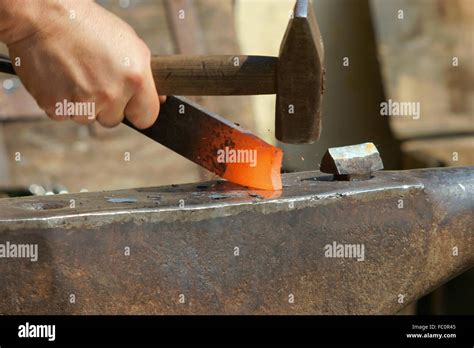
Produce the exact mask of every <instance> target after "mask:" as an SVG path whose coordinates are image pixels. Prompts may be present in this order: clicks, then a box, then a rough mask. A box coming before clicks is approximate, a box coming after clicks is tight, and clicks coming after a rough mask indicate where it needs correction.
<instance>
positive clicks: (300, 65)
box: [275, 0, 324, 144]
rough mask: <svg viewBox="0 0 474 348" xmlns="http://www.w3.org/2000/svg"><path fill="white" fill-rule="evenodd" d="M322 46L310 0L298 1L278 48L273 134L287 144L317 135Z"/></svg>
mask: <svg viewBox="0 0 474 348" xmlns="http://www.w3.org/2000/svg"><path fill="white" fill-rule="evenodd" d="M323 61H324V48H323V42H322V38H321V33H320V32H319V27H318V23H317V22H316V17H315V15H314V12H313V7H312V5H311V2H310V1H308V0H298V1H297V2H296V5H295V8H294V11H293V16H292V18H291V19H290V22H289V24H288V27H287V29H286V33H285V36H284V37H283V41H282V43H281V47H280V56H279V60H278V73H277V100H276V110H275V133H276V137H277V139H278V140H280V141H282V142H285V143H291V144H308V143H314V142H315V141H317V140H318V139H319V136H320V134H321V110H320V107H321V97H322V94H323V91H324V68H323Z"/></svg>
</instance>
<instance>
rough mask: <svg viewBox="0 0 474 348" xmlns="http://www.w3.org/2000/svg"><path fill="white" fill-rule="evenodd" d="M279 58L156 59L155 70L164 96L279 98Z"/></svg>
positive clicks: (198, 57) (159, 57)
mask: <svg viewBox="0 0 474 348" xmlns="http://www.w3.org/2000/svg"><path fill="white" fill-rule="evenodd" d="M277 63H278V58H277V57H265V56H243V55H237V56H183V55H174V56H154V57H152V61H151V67H152V70H153V77H154V79H155V84H156V87H157V89H158V93H159V94H160V95H189V96H192V95H256V94H275V93H276V80H277Z"/></svg>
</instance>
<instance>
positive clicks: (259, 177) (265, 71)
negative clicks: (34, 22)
mask: <svg viewBox="0 0 474 348" xmlns="http://www.w3.org/2000/svg"><path fill="white" fill-rule="evenodd" d="M322 62H323V45H322V41H321V35H320V33H319V29H318V25H317V23H316V19H315V16H314V13H313V12H312V8H311V4H310V2H308V1H307V0H298V1H297V3H296V6H295V9H294V13H293V15H292V18H291V19H290V22H289V24H288V28H287V30H286V33H285V36H284V38H283V42H282V44H281V48H280V57H279V58H276V57H264V56H242V55H238V56H154V57H153V58H152V62H151V66H152V70H153V76H154V79H155V84H156V86H157V89H158V93H159V94H161V95H167V96H168V99H167V101H166V103H165V104H163V105H162V107H161V109H160V116H159V117H158V120H157V121H156V122H155V123H154V124H153V125H152V126H151V127H150V128H148V129H145V130H142V129H137V128H136V127H135V126H134V125H133V124H131V123H130V122H129V121H128V120H126V119H125V120H124V121H123V123H125V124H126V125H128V126H130V127H132V128H134V129H135V130H137V131H138V132H140V133H142V134H144V135H146V136H147V137H149V138H151V139H153V140H155V141H156V142H159V143H160V144H162V145H164V146H166V147H168V148H169V149H171V150H173V151H175V152H176V153H178V154H180V155H182V156H184V157H185V158H187V159H189V160H191V161H193V162H195V163H197V164H199V165H200V166H202V167H204V168H206V169H207V170H209V171H211V172H213V173H215V174H217V175H219V176H221V177H223V178H225V179H227V180H230V181H232V182H235V183H238V184H241V185H244V186H249V187H253V188H258V189H264V190H280V189H281V188H282V183H281V175H280V168H281V162H282V157H283V152H282V151H281V150H280V149H279V148H276V147H274V146H272V145H270V144H267V143H265V142H264V141H263V140H261V139H259V138H258V137H256V136H255V135H253V134H251V133H250V132H248V131H246V130H244V129H242V128H240V127H239V126H238V125H234V124H233V123H231V122H229V121H227V120H226V119H224V118H222V117H220V116H219V115H216V114H213V113H212V112H210V111H207V110H205V109H203V108H202V107H200V106H199V105H197V104H194V103H192V102H191V101H189V100H187V99H185V98H182V97H173V96H170V95H172V94H177V95H253V94H273V93H276V94H277V101H276V110H275V125H276V127H275V128H276V137H277V139H279V140H280V141H283V142H287V143H293V144H301V143H312V142H315V141H317V140H318V139H319V135H320V132H321V114H320V104H321V95H322V93H323V90H324V86H323V85H324V68H323V63H322ZM0 72H6V73H10V74H15V70H14V68H13V66H12V64H11V61H10V60H9V59H8V58H7V57H0ZM184 140H185V141H184ZM250 159H251V160H250Z"/></svg>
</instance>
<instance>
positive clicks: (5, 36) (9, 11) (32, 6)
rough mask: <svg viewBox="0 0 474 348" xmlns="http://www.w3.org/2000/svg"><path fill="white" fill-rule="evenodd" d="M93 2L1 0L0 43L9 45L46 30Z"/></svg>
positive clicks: (78, 0)
mask: <svg viewBox="0 0 474 348" xmlns="http://www.w3.org/2000/svg"><path fill="white" fill-rule="evenodd" d="M86 2H91V0H75V1H71V0H41V1H40V0H14V1H12V0H0V18H1V21H0V41H1V42H4V43H6V44H7V45H9V44H12V43H14V42H18V41H20V40H22V39H24V38H26V37H28V36H30V35H33V34H34V33H36V32H38V31H40V30H44V29H45V28H46V27H48V26H49V24H50V23H52V22H54V21H56V20H57V19H58V18H60V17H62V16H70V15H71V13H70V11H71V10H72V9H74V6H79V5H81V4H83V3H86Z"/></svg>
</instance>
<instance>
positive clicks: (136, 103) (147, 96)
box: [125, 70, 160, 129]
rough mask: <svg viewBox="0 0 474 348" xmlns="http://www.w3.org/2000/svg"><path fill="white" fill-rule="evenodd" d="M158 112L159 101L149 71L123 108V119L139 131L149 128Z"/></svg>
mask: <svg viewBox="0 0 474 348" xmlns="http://www.w3.org/2000/svg"><path fill="white" fill-rule="evenodd" d="M159 112H160V99H159V98H158V93H157V91H156V87H155V81H154V80H153V76H152V74H151V70H150V71H149V72H148V73H147V75H146V77H145V81H144V83H143V87H142V88H139V89H138V90H137V92H136V93H135V95H134V96H133V97H132V98H131V99H130V101H129V102H128V104H127V106H126V108H125V117H126V118H127V119H128V120H129V121H130V122H131V123H132V124H133V125H135V127H137V128H139V129H145V128H148V127H151V126H152V125H153V123H155V121H156V119H157V117H158V113H159Z"/></svg>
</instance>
